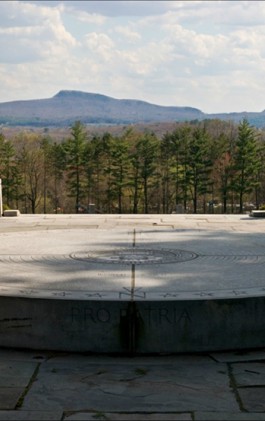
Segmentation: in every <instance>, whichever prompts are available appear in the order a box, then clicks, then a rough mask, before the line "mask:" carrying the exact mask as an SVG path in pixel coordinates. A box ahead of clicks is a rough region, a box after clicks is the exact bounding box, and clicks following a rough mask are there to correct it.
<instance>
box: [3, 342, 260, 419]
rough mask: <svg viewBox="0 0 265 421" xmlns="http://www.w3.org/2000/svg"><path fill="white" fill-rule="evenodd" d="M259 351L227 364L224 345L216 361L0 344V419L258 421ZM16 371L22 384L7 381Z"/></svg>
mask: <svg viewBox="0 0 265 421" xmlns="http://www.w3.org/2000/svg"><path fill="white" fill-rule="evenodd" d="M259 352H261V350H260V351H259V350H256V351H255V350H254V351H253V354H254V355H253V360H252V361H251V355H250V354H251V352H246V355H245V358H246V360H245V361H243V359H242V358H243V356H242V355H240V358H239V361H238V362H233V363H232V364H231V362H229V359H230V357H229V356H231V354H233V353H229V352H228V353H227V358H226V359H225V358H224V361H223V362H220V361H217V360H216V359H213V358H212V355H211V354H202V355H198V354H182V355H177V356H173V355H171V356H160V357H154V356H153V357H152V356H150V357H142V356H141V357H131V358H129V357H118V356H116V357H108V356H92V355H85V354H74V353H48V352H47V353H42V352H38V351H37V350H36V351H35V352H33V351H18V350H12V349H0V363H1V370H0V379H2V380H3V379H4V378H5V381H6V384H5V386H4V385H3V387H1V388H0V420H18V421H23V420H25V421H26V420H43V421H44V420H58V421H61V420H69V421H70V420H71V421H73V420H76V421H77V420H80V421H81V420H105V421H106V420H117V421H133V420H139V421H140V420H143V419H147V420H148V419H150V420H157V421H165V420H174V421H175V420H176V421H177V420H179V421H181V420H183V421H184V420H185V421H186V420H187V421H189V420H193V421H204V420H205V421H206V420H209V421H210V420H212V421H215V420H216V421H221V420H222V421H223V420H227V421H230V420H231V421H256V420H257V421H258V420H263V419H265V406H264V396H265V387H263V386H262V385H264V384H265V372H264V368H263V362H262V361H255V357H256V356H255V353H256V354H259ZM222 354H223V357H225V353H222ZM225 360H226V361H227V362H225ZM36 361H37V363H36ZM264 362H265V360H264ZM35 364H37V365H38V367H37V369H35V371H34V376H33V374H32V371H33V370H32V369H34V367H35ZM4 366H6V369H5V372H4V371H3V367H4ZM8 367H9V368H8ZM2 373H3V374H5V375H4V376H2ZM16 373H17V377H18V382H17V384H21V385H22V384H23V385H24V386H23V387H21V388H15V387H10V385H12V382H13V380H14V378H15V376H16ZM258 373H259V374H258ZM8 377H9V379H8ZM26 377H27V381H26ZM21 379H22V380H21ZM257 379H258V380H257ZM19 382H21V383H19Z"/></svg>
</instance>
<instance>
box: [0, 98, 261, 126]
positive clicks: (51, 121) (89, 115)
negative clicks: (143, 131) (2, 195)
mask: <svg viewBox="0 0 265 421" xmlns="http://www.w3.org/2000/svg"><path fill="white" fill-rule="evenodd" d="M243 118H247V119H248V121H249V123H250V124H252V125H254V126H256V127H259V128H261V127H265V110H263V111H261V112H232V113H214V114H206V113H204V112H202V111H201V110H199V109H198V108H194V107H189V106H165V105H157V104H152V103H149V102H146V101H142V100H136V99H116V98H112V97H110V96H107V95H103V94H99V93H90V92H83V91H76V90H60V91H59V92H57V93H56V94H55V95H54V96H53V97H51V98H44V99H30V100H16V101H9V102H2V103H0V124H1V125H9V126H33V127H49V126H54V127H56V126H57V127H63V126H69V125H72V124H73V123H74V122H75V121H77V120H80V121H81V122H82V123H84V124H95V125H99V124H116V125H118V124H136V123H153V122H171V121H174V122H181V121H194V120H198V121H202V120H206V119H221V120H226V121H227V120H231V121H234V122H239V121H240V120H242V119H243Z"/></svg>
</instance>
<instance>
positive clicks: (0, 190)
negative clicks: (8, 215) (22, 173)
mask: <svg viewBox="0 0 265 421" xmlns="http://www.w3.org/2000/svg"><path fill="white" fill-rule="evenodd" d="M2 215H3V196H2V180H1V178H0V218H1V216H2Z"/></svg>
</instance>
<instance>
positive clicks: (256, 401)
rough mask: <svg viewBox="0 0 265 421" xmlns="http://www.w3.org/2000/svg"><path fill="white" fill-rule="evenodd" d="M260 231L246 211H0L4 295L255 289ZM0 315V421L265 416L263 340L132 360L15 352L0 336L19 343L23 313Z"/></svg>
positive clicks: (260, 278) (82, 297)
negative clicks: (237, 346)
mask: <svg viewBox="0 0 265 421" xmlns="http://www.w3.org/2000/svg"><path fill="white" fill-rule="evenodd" d="M264 232H265V219H262V218H251V217H249V216H248V215H227V216H223V215H147V216H145V215H133V216H131V215H120V216H119V215H20V216H18V217H2V218H0V240H1V242H0V274H1V280H0V296H1V297H2V299H4V298H5V297H8V299H10V297H11V298H12V297H13V298H14V299H19V298H21V297H22V298H24V297H27V299H32V300H35V299H36V300H37V299H47V300H61V301H63V300H67V299H71V300H77V301H86V300H88V299H89V300H95V301H97V300H99V301H100V300H102V299H103V298H104V300H109V301H110V302H111V301H112V300H114V301H115V300H122V301H124V302H126V301H131V300H135V301H137V302H142V301H143V300H144V302H149V301H152V300H153V301H158V300H159V302H163V303H169V304H170V303H171V302H172V300H176V299H179V300H182V301H185V300H186V301H191V302H192V301H194V300H196V301H197V300H204V299H205V297H207V299H208V298H209V300H222V299H227V298H228V299H229V300H232V299H233V298H236V299H238V297H239V298H242V297H243V298H244V297H250V298H253V297H257V298H259V297H263V296H264V291H265V280H264V264H265V238H264ZM36 306H38V301H36ZM0 310H1V309H0ZM103 316H104V314H101V313H100V317H103ZM160 316H161V317H163V319H164V321H165V322H167V323H168V324H169V322H171V320H170V317H171V316H170V314H169V313H165V312H161V313H160ZM102 321H103V320H102ZM0 322H1V326H0V328H1V330H0V333H1V335H0V366H1V371H0V373H1V374H0V420H1V419H3V420H124V421H127V420H128V421H129V420H194V421H196V420H201V421H202V420H234V421H237V420H238V421H243V420H246V421H247V420H264V419H265V347H259V348H255V347H253V348H252V349H232V350H227V351H226V352H220V351H219V352H218V351H217V350H215V351H207V352H197V353H191V352H190V353H178V354H177V355H172V354H171V355H170V354H168V355H166V354H164V355H156V356H154V355H153V356H152V355H148V356H147V355H135V356H131V357H130V356H126V355H119V354H117V355H108V354H107V352H106V353H105V354H104V355H103V354H99V353H98V354H95V353H94V354H93V353H91V352H82V351H81V352H58V351H54V350H40V349H34V350H29V349H28V350H26V349H24V348H26V347H21V348H20V349H18V348H17V349H15V348H14V347H7V346H6V345H4V346H2V344H3V343H2V342H1V341H3V339H4V338H5V335H7V334H8V332H12V331H13V332H15V336H16V335H17V336H16V337H17V338H18V340H19V337H20V336H19V333H18V332H19V331H22V330H23V329H26V330H27V329H28V327H26V324H25V320H24V321H23V323H24V324H23V323H22V320H21V319H18V318H15V317H14V318H13V319H12V317H11V318H9V319H8V320H7V318H6V317H5V316H4V315H1V318H0ZM26 322H27V321H26ZM262 323H263V322H262ZM27 332H29V331H27ZM27 334H28V338H30V335H29V333H27ZM220 334H221V332H220ZM18 345H19V344H18ZM250 345H251V344H250Z"/></svg>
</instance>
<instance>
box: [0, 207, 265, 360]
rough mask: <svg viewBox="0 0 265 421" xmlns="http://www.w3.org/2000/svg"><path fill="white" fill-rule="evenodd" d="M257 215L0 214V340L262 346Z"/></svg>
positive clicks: (103, 348)
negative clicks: (15, 215) (6, 215)
mask: <svg viewBox="0 0 265 421" xmlns="http://www.w3.org/2000/svg"><path fill="white" fill-rule="evenodd" d="M264 228H265V221H264V220H262V219H258V218H257V219H255V218H250V217H249V216H248V215H229V216H228V215H226V216H224V215H146V216H145V215H132V216H131V215H20V216H17V217H15V218H14V217H1V218H0V239H1V243H0V244H1V245H0V274H1V278H0V301H1V305H0V331H1V336H0V346H3V347H22V348H35V349H53V350H63V351H80V352H100V353H101V352H103V353H130V354H136V353H139V354H140V353H142V354H144V353H158V354H159V353H177V352H201V351H213V350H228V349H235V348H236V349H242V348H252V347H264V346H265V331H264V323H263V320H264V316H265V280H264V277H263V272H264V265H265V239H264V236H263V234H262V232H263V231H264Z"/></svg>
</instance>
